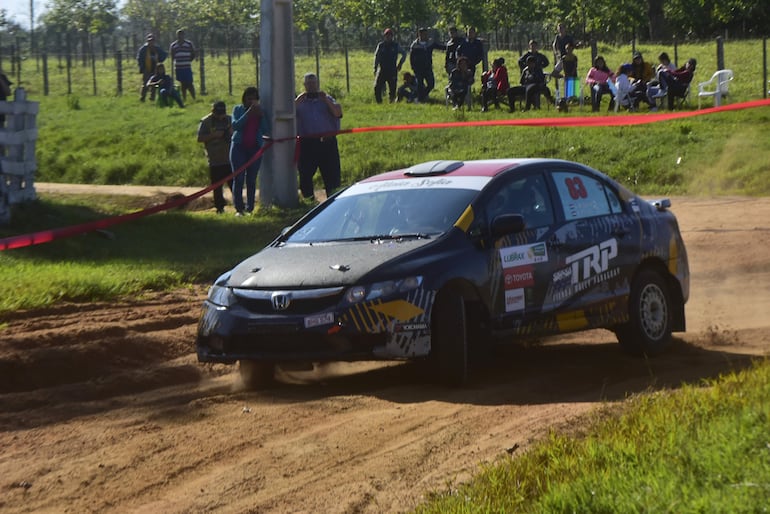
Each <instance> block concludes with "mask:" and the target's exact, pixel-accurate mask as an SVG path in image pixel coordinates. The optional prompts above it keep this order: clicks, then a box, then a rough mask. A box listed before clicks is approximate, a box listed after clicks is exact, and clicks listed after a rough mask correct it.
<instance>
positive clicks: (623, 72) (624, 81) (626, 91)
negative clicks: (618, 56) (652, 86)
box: [610, 63, 640, 111]
mask: <svg viewBox="0 0 770 514" xmlns="http://www.w3.org/2000/svg"><path fill="white" fill-rule="evenodd" d="M632 72H633V65H632V64H631V63H624V64H621V65H620V67H619V68H618V71H617V72H616V73H615V83H614V86H615V90H614V91H613V94H614V95H615V98H614V101H615V102H618V106H619V107H620V106H622V107H627V108H628V110H629V111H634V110H636V108H637V107H638V106H639V95H640V93H639V91H638V90H636V89H634V85H633V82H632V81H631V78H630V75H631V73H632ZM614 105H615V104H614V102H613V103H611V104H610V106H611V107H614Z"/></svg>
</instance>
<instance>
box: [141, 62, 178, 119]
mask: <svg viewBox="0 0 770 514" xmlns="http://www.w3.org/2000/svg"><path fill="white" fill-rule="evenodd" d="M147 87H149V88H151V91H152V92H151V93H150V98H152V97H153V96H155V94H154V91H155V89H156V88H157V89H158V94H159V95H160V102H161V105H163V106H170V105H171V100H174V101H175V102H176V103H177V105H178V106H179V107H182V108H184V103H182V97H180V96H179V91H177V90H176V88H175V87H174V79H172V78H171V75H169V74H168V73H166V67H165V66H164V65H163V64H158V65H157V66H156V67H155V74H154V75H152V76H151V77H150V78H149V79H148V80H147Z"/></svg>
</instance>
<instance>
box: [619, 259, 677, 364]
mask: <svg viewBox="0 0 770 514" xmlns="http://www.w3.org/2000/svg"><path fill="white" fill-rule="evenodd" d="M672 308H673V303H672V300H671V294H670V293H669V291H668V286H667V285H666V282H665V280H664V279H663V278H662V277H661V276H660V274H658V273H656V272H654V271H652V270H643V271H641V272H639V274H638V275H637V276H636V278H635V279H634V282H633V284H631V296H630V297H629V301H628V314H629V320H628V322H627V323H624V324H623V325H621V326H620V327H618V328H617V329H616V330H615V333H616V335H617V337H618V342H619V343H620V346H621V347H622V348H623V350H624V351H626V352H628V353H630V354H632V355H647V356H653V355H658V354H660V353H661V352H663V351H664V350H666V348H668V346H669V345H670V344H671V326H672V323H671V316H672Z"/></svg>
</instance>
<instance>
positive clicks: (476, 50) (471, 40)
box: [457, 27, 488, 77]
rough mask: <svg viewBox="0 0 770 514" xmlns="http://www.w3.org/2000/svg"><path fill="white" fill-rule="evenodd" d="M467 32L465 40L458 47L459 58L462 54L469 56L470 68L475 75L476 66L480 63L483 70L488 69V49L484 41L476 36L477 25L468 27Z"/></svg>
mask: <svg viewBox="0 0 770 514" xmlns="http://www.w3.org/2000/svg"><path fill="white" fill-rule="evenodd" d="M467 34H468V36H467V37H466V38H465V41H463V42H462V43H460V47H459V48H458V49H457V56H458V58H459V57H461V56H464V57H467V58H468V68H470V70H471V73H472V74H473V76H474V77H475V76H476V67H477V66H478V65H479V64H481V66H482V71H487V68H488V66H487V59H486V51H485V50H484V42H483V41H482V40H480V39H478V38H477V37H476V27H468V32H467Z"/></svg>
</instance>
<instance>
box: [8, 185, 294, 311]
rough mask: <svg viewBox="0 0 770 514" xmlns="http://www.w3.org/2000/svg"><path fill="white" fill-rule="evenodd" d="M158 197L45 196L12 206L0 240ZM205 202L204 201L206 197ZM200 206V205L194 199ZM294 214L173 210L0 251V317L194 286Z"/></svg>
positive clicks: (276, 230) (114, 211)
mask: <svg viewBox="0 0 770 514" xmlns="http://www.w3.org/2000/svg"><path fill="white" fill-rule="evenodd" d="M164 200H165V199H163V198H160V199H157V198H156V199H147V198H141V199H136V198H131V197H126V196H112V197H99V196H79V195H73V196H68V195H65V196H52V197H46V198H44V199H41V200H38V201H36V202H32V203H30V204H25V205H22V206H18V207H17V208H16V209H15V210H14V215H13V218H14V220H17V221H15V223H14V229H13V231H11V230H8V229H3V228H0V237H5V236H8V235H11V233H33V232H37V231H40V230H45V229H49V228H56V227H63V226H70V225H77V224H81V223H87V222H89V221H94V220H97V219H102V218H105V217H109V216H115V215H118V214H123V213H127V212H134V211H137V210H139V209H141V208H144V207H149V206H150V205H154V204H156V203H159V202H162V201H164ZM206 200H208V201H209V202H210V198H208V199H206ZM199 202H200V203H205V202H203V201H199ZM301 213H302V211H301V210H280V209H260V210H259V211H258V213H257V215H255V216H252V217H248V218H235V217H231V216H227V217H225V216H218V215H216V214H214V212H213V210H212V209H207V210H197V211H194V210H173V211H166V212H164V213H160V214H154V215H152V216H148V217H145V218H141V219H139V220H134V221H130V222H127V223H123V224H119V225H115V226H113V227H111V228H110V229H109V230H106V231H97V232H91V233H87V234H83V235H79V236H75V237H70V238H65V239H59V240H56V241H53V242H51V243H46V244H41V245H37V246H31V247H27V248H21V249H18V250H8V251H4V252H0V267H2V269H3V272H4V273H3V274H4V280H3V281H0V319H2V314H3V313H5V312H10V311H14V310H18V309H30V308H39V307H44V306H49V305H52V304H54V303H56V302H60V301H72V302H91V301H98V300H110V299H115V298H119V297H131V296H137V295H141V294H142V292H144V291H151V290H168V289H174V288H179V287H187V286H190V285H193V284H209V283H211V282H212V281H213V280H214V279H215V278H216V277H217V276H218V275H219V274H221V273H222V272H224V271H225V270H226V269H228V268H229V267H231V266H232V265H234V264H235V263H237V262H238V261H240V260H242V259H244V258H246V257H248V256H249V255H251V254H252V253H254V252H256V250H257V249H259V248H261V247H262V246H264V245H265V244H267V243H268V242H269V241H270V240H271V239H272V238H273V237H275V235H276V234H278V233H279V232H280V230H281V229H282V228H283V227H285V226H286V225H288V224H290V223H291V222H293V221H294V220H296V219H297V218H298V217H299V216H300V215H301Z"/></svg>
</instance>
